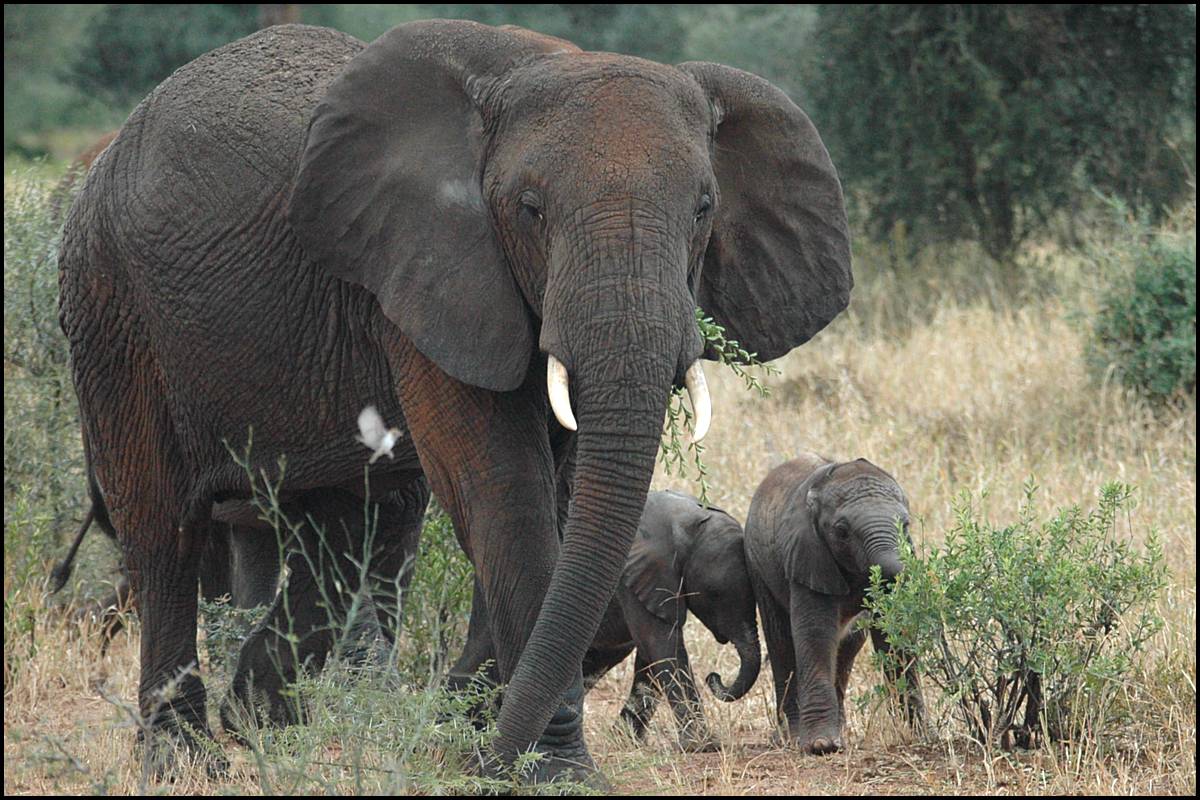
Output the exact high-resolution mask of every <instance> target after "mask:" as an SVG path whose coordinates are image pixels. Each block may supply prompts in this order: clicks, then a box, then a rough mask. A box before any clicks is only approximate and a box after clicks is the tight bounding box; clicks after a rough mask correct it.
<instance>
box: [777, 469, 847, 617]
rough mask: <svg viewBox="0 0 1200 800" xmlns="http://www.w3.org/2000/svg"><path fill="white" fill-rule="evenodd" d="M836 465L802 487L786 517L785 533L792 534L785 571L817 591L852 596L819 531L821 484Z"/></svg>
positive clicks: (786, 556)
mask: <svg viewBox="0 0 1200 800" xmlns="http://www.w3.org/2000/svg"><path fill="white" fill-rule="evenodd" d="M834 466H836V465H834V464H829V465H826V466H824V467H821V468H820V469H818V470H817V471H816V472H814V473H813V474H812V475H811V476H810V477H809V478H808V480H806V481H805V482H804V483H803V484H801V486H800V489H799V491H798V492H797V498H796V502H794V503H792V505H791V507H790V508H789V509H788V512H787V514H786V515H785V517H784V524H783V527H782V530H785V531H789V532H790V535H789V537H788V539H787V544H786V545H785V552H784V561H785V563H784V571H785V572H786V574H787V577H788V580H790V581H795V582H796V583H799V584H802V585H804V586H807V587H808V588H809V589H812V590H813V591H814V592H819V593H821V594H830V595H844V594H850V586H849V584H847V583H846V579H845V578H844V577H843V576H842V570H841V567H839V566H838V563H837V559H836V558H834V555H833V552H832V551H830V549H829V546H828V545H827V544H826V543H825V537H823V536H822V535H821V532H820V530H819V529H818V520H819V513H818V512H819V510H820V508H819V506H820V500H819V498H820V490H821V484H822V483H824V482H825V480H827V479H828V478H829V473H831V472H832V471H833V468H834Z"/></svg>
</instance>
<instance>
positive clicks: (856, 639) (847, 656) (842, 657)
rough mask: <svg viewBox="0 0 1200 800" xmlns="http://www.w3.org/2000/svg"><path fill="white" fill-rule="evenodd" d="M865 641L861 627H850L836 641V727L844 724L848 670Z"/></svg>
mask: <svg viewBox="0 0 1200 800" xmlns="http://www.w3.org/2000/svg"><path fill="white" fill-rule="evenodd" d="M866 641H867V632H866V631H865V630H863V629H862V628H852V629H851V630H849V631H847V632H846V635H845V636H843V637H842V641H841V642H839V643H838V651H837V701H838V720H839V722H838V727H845V725H846V687H847V686H848V685H849V684H850V671H851V670H852V669H853V668H854V659H855V657H856V656H857V655H858V651H859V650H861V649H862V646H863V644H864V643H865V642H866Z"/></svg>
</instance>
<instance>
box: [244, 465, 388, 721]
mask: <svg viewBox="0 0 1200 800" xmlns="http://www.w3.org/2000/svg"><path fill="white" fill-rule="evenodd" d="M287 510H288V512H289V518H298V519H302V520H303V522H302V523H300V524H299V525H298V530H297V531H296V536H295V541H294V542H293V543H292V544H291V546H290V547H289V550H288V553H287V561H286V563H287V567H288V580H287V582H286V583H285V584H284V586H283V588H282V589H281V590H280V591H279V592H278V594H277V595H276V596H275V599H274V602H273V603H272V606H271V609H270V610H269V612H268V613H267V616H266V617H265V618H264V619H263V620H262V621H260V622H259V623H258V625H256V626H255V628H254V630H253V631H252V632H251V633H250V635H249V636H248V637H247V638H246V641H245V643H244V644H243V645H242V649H241V652H240V653H239V654H238V664H237V669H236V671H235V673H234V679H233V685H232V687H231V690H230V694H231V696H230V697H229V698H228V699H227V701H226V702H225V703H224V704H223V706H222V709H221V717H222V722H223V724H224V726H225V728H226V729H227V730H230V731H236V730H237V729H238V728H239V727H240V725H239V716H240V713H241V712H245V713H246V714H248V715H249V716H250V717H251V718H252V719H255V720H258V721H263V718H262V717H261V715H260V714H259V706H260V705H265V706H266V716H265V721H270V722H272V723H274V724H278V725H287V724H291V723H294V722H298V721H300V720H301V719H303V708H302V706H301V704H300V703H299V702H298V700H297V699H296V698H295V697H294V696H289V695H290V694H291V693H290V692H287V691H286V687H287V686H288V685H289V684H290V683H292V682H293V681H294V680H295V679H296V677H297V675H298V674H299V672H300V670H302V669H307V670H312V671H314V672H319V671H320V670H321V669H322V668H323V667H324V665H325V661H326V660H327V658H328V656H329V653H330V652H331V651H332V650H333V648H334V647H335V646H336V645H337V644H338V642H339V641H340V640H342V639H346V640H347V641H349V640H350V639H351V638H352V637H353V635H354V633H355V630H354V625H352V624H351V622H352V621H351V620H350V615H351V612H352V611H353V597H354V595H355V594H356V593H357V592H358V590H359V586H360V576H361V566H360V564H361V562H362V561H363V560H364V558H368V557H369V556H370V553H368V554H366V555H365V556H364V554H363V547H364V544H365V542H364V529H365V524H364V523H363V521H362V519H363V514H364V507H363V502H362V501H361V500H360V499H358V498H357V497H355V496H354V495H352V494H350V493H349V492H345V491H342V490H339V489H322V490H316V491H313V492H309V493H308V494H306V495H305V496H304V497H303V498H301V499H300V500H299V501H297V502H296V503H295V504H293V506H292V507H289V508H288V509H287ZM368 568H369V567H368ZM373 625H374V618H373V617H372V626H373ZM239 706H240V708H239Z"/></svg>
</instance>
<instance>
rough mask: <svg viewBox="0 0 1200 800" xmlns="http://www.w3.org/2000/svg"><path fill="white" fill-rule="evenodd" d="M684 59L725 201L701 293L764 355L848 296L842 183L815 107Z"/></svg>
mask: <svg viewBox="0 0 1200 800" xmlns="http://www.w3.org/2000/svg"><path fill="white" fill-rule="evenodd" d="M679 69H681V70H683V71H684V72H686V73H688V74H689V75H691V76H692V77H693V78H694V79H695V80H696V81H697V82H699V84H700V86H701V88H703V89H704V91H705V92H706V93H707V95H708V97H709V101H710V103H711V104H712V106H713V109H714V113H715V115H716V120H717V125H716V133H715V136H714V141H713V145H712V163H713V170H714V172H715V173H716V178H717V184H718V188H719V192H720V195H719V197H720V201H719V205H718V208H717V212H716V215H715V217H714V219H713V227H712V235H711V237H710V238H709V242H708V250H707V252H706V253H705V257H704V266H703V268H702V271H701V276H700V285H699V287H698V291H697V302H698V303H699V305H700V307H701V308H702V309H703V310H704V311H705V312H706V313H708V314H710V315H711V316H712V317H713V318H714V319H715V320H716V321H717V322H718V323H720V324H721V325H723V326H724V327H725V329H726V331H727V333H728V335H729V336H730V337H731V338H734V339H737V340H738V342H740V343H741V345H742V347H744V348H745V349H746V350H748V351H750V352H753V353H757V354H758V357H759V358H760V359H762V360H763V361H769V360H770V359H773V358H778V357H779V356H782V355H783V354H785V353H787V352H788V351H789V350H791V349H792V348H794V347H796V346H798V345H801V344H803V343H804V342H806V341H808V340H809V339H811V338H812V337H813V336H815V335H816V334H817V332H818V331H820V330H821V329H822V328H824V327H825V326H826V325H828V324H829V322H830V321H831V320H833V318H834V317H836V316H837V315H838V314H840V313H841V312H842V311H843V310H844V309H845V308H846V306H847V304H848V303H849V302H850V289H851V287H852V286H853V285H854V279H853V277H852V276H851V273H850V234H849V227H848V223H847V220H846V209H845V204H844V202H843V199H842V187H841V183H840V182H839V181H838V176H837V171H836V170H835V169H834V167H833V162H832V161H830V159H829V153H828V152H827V151H826V150H825V145H824V144H823V143H822V142H821V137H820V136H818V135H817V129H816V128H814V127H813V124H812V122H810V121H809V119H808V116H807V115H806V114H805V113H804V112H803V111H801V110H800V109H799V108H797V107H796V105H795V104H794V103H793V102H792V101H791V100H789V99H788V97H787V96H786V95H785V94H784V93H783V92H781V91H780V90H779V89H777V88H775V87H774V86H773V85H771V84H770V83H768V82H767V81H765V80H763V79H762V78H759V77H758V76H756V75H751V74H750V73H748V72H742V71H741V70H737V69H733V68H731V67H725V66H722V65H720V64H708V63H701V62H689V63H686V64H680V65H679Z"/></svg>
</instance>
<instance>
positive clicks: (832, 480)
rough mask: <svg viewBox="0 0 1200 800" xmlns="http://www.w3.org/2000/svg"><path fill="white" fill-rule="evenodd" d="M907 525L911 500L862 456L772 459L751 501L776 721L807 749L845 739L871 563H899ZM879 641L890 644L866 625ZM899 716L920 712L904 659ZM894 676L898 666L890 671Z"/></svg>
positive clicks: (918, 716) (830, 747)
mask: <svg viewBox="0 0 1200 800" xmlns="http://www.w3.org/2000/svg"><path fill="white" fill-rule="evenodd" d="M898 524H899V525H900V526H901V527H902V529H903V530H904V531H905V535H907V531H908V524H909V511H908V500H907V498H906V497H905V495H904V492H903V491H902V490H901V489H900V486H899V485H898V484H897V483H896V481H895V480H894V479H893V478H892V477H891V476H890V475H888V474H887V473H886V472H884V471H883V470H881V469H879V468H878V467H876V466H875V465H874V464H871V463H870V462H869V461H866V460H865V459H859V460H857V461H854V462H849V463H833V462H830V461H828V460H826V459H824V458H822V457H820V456H818V455H815V454H812V453H807V454H804V455H802V456H801V457H799V458H797V459H795V460H792V461H789V462H787V463H786V464H783V465H781V466H779V467H776V468H775V469H773V470H772V471H771V472H770V473H769V474H768V475H767V477H766V478H765V479H764V480H763V482H762V483H761V484H760V485H759V487H758V490H757V491H756V492H755V493H754V499H753V500H752V502H751V505H750V514H749V517H748V518H747V520H746V557H747V563H748V565H749V568H750V574H751V580H752V582H753V584H754V594H755V598H756V600H757V602H758V610H759V614H760V615H761V617H762V625H763V638H765V639H766V643H767V654H768V656H769V657H770V660H771V670H772V673H773V674H774V678H775V702H776V714H777V720H778V723H779V725H780V727H781V729H782V732H783V733H784V734H785V736H786V737H787V738H788V739H790V740H791V741H792V742H794V743H795V744H797V745H798V746H799V747H801V748H802V749H803V750H805V751H806V752H810V753H817V754H823V753H830V752H834V751H836V750H840V749H841V748H842V726H843V725H844V723H845V712H844V704H845V696H846V685H847V683H848V682H849V680H850V670H851V668H852V667H853V665H854V657H855V656H856V655H857V654H858V651H859V649H860V648H861V647H862V645H863V642H864V641H865V640H866V636H867V634H866V632H865V631H864V630H862V629H861V628H860V627H859V626H858V625H855V624H852V623H855V622H856V620H859V618H860V616H861V615H863V614H864V611H863V594H864V592H865V591H866V589H867V587H868V586H869V584H870V570H871V567H873V566H878V567H879V569H880V572H881V574H882V577H883V579H884V580H885V581H888V582H890V581H892V580H894V579H895V577H896V576H897V575H899V574H900V571H901V568H902V567H901V563H900V558H899V552H898V549H897V547H898V546H897V533H896V531H897V525H898ZM871 641H872V644H874V646H875V648H876V649H877V650H883V649H886V648H887V643H886V642H885V641H884V640H883V638H882V637H881V636H880V634H879V633H878V632H877V631H875V630H871ZM903 674H904V677H905V678H906V680H907V686H908V687H909V689H908V691H907V693H906V694H905V696H904V697H903V704H904V710H905V714H906V717H907V718H908V719H909V721H910V723H912V724H914V725H922V724H923V722H924V703H923V701H922V699H921V692H920V686H919V684H918V682H917V673H916V669H915V665H914V664H913V663H912V662H911V661H910V662H909V664H908V666H907V667H906V668H905V669H904V672H903ZM888 677H889V679H891V680H893V681H895V680H896V678H897V677H898V675H897V674H894V673H892V674H889V675H888Z"/></svg>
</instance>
